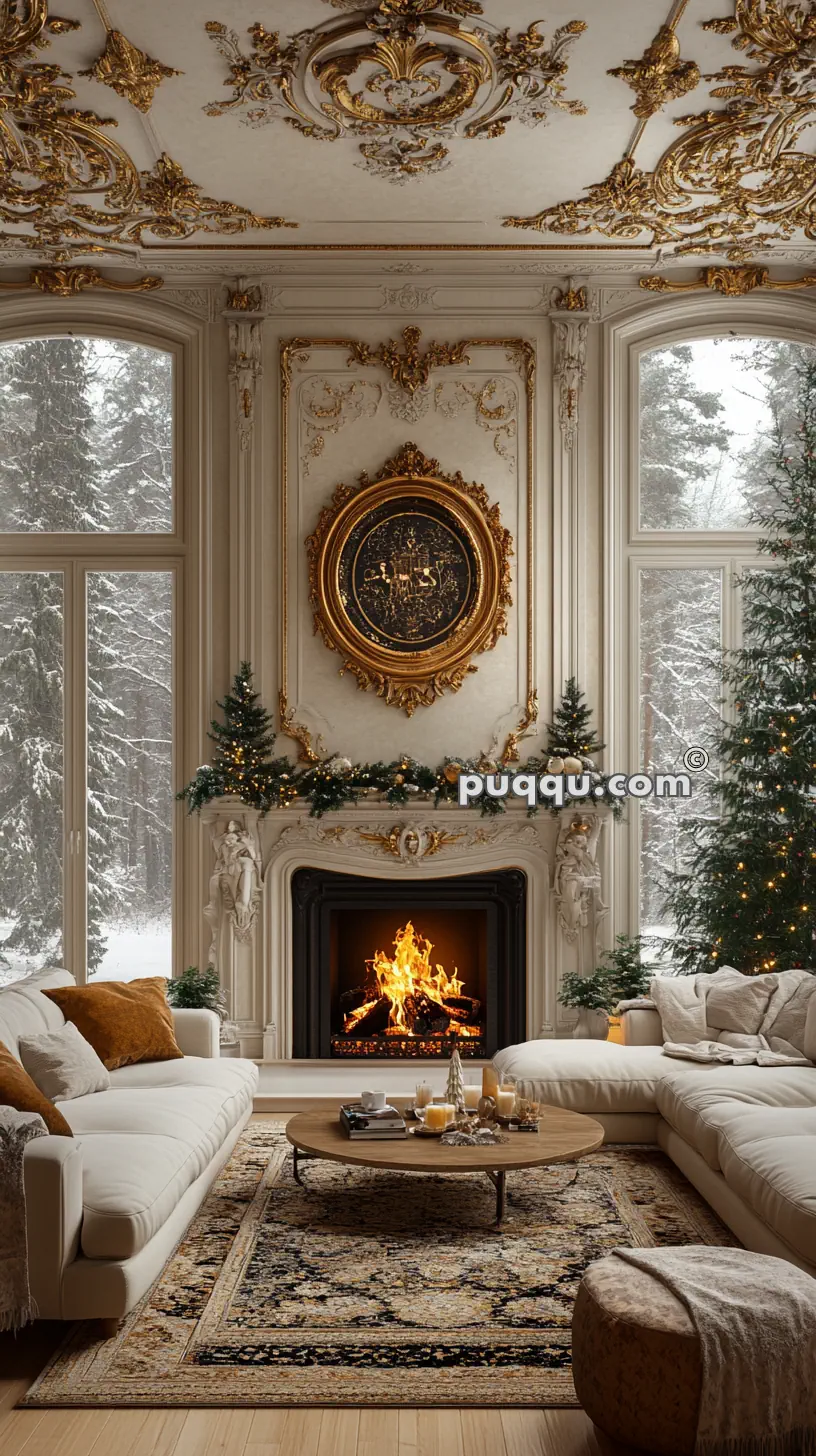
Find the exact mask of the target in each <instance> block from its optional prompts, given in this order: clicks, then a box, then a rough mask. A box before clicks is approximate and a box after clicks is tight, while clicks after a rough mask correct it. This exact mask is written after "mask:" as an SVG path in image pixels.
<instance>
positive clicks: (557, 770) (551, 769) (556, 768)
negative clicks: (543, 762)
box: [547, 754, 564, 774]
mask: <svg viewBox="0 0 816 1456" xmlns="http://www.w3.org/2000/svg"><path fill="white" fill-rule="evenodd" d="M563 772H564V760H563V758H559V757H558V755H557V754H556V755H555V757H553V758H548V759H547V773H551V774H562V773H563Z"/></svg>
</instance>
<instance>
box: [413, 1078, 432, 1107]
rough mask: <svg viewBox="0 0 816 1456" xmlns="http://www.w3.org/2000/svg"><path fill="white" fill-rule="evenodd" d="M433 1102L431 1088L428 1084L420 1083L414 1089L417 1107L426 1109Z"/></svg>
mask: <svg viewBox="0 0 816 1456" xmlns="http://www.w3.org/2000/svg"><path fill="white" fill-rule="evenodd" d="M431 1101H433V1087H431V1086H430V1084H429V1083H428V1082H420V1083H419V1084H418V1086H417V1089H416V1105H417V1107H427V1106H428V1103H429V1102H431Z"/></svg>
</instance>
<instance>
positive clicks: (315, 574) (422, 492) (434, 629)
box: [306, 443, 513, 718]
mask: <svg viewBox="0 0 816 1456" xmlns="http://www.w3.org/2000/svg"><path fill="white" fill-rule="evenodd" d="M306 550H307V554H308V559H309V600H310V602H311V605H312V610H313V613H314V624H315V631H316V632H317V633H319V634H320V636H321V637H322V638H323V641H324V642H325V644H326V646H327V647H329V648H330V649H331V650H332V651H333V652H337V653H339V654H340V656H341V657H342V659H343V666H342V668H341V676H342V675H343V674H344V673H345V672H351V673H353V674H354V676H355V677H356V679H357V685H358V687H359V688H360V689H361V690H363V691H366V690H367V689H369V688H373V689H374V691H375V692H376V693H377V696H378V697H380V698H382V699H383V701H384V702H385V703H386V704H388V705H389V706H390V707H396V708H401V709H402V710H403V711H404V712H405V713H406V714H407V716H408V717H409V718H410V717H411V716H412V714H413V713H414V712H415V711H416V709H417V708H418V707H423V706H424V707H429V706H430V705H431V704H432V703H434V702H435V701H436V700H437V698H439V697H441V696H442V694H443V693H445V692H454V693H455V692H458V691H459V688H460V687H461V686H462V683H463V682H464V680H465V678H466V677H467V676H468V674H469V673H472V672H476V670H477V669H476V667H475V666H474V665H473V663H472V661H471V658H472V657H473V656H475V655H476V654H478V653H481V652H488V651H490V650H491V649H492V648H494V647H495V646H496V643H497V642H498V640H499V638H500V637H502V636H504V635H506V632H507V610H508V608H509V607H510V606H511V605H512V597H511V595H510V557H511V555H512V553H513V541H512V538H511V536H510V532H509V531H507V530H506V529H505V528H504V527H503V526H502V524H501V517H500V514H499V508H498V506H497V505H491V503H490V500H489V498H488V495H487V492H486V490H485V488H484V486H482V485H469V484H468V483H467V482H466V481H465V480H464V478H463V476H462V475H461V473H459V472H457V473H456V474H455V475H445V474H443V472H442V471H441V470H440V468H439V463H438V461H436V460H431V459H428V458H426V456H424V455H423V454H422V451H421V450H419V449H418V447H417V446H416V445H414V444H411V443H408V444H406V445H404V446H403V447H402V449H401V450H400V451H399V453H398V454H397V455H396V456H395V457H394V459H392V460H388V461H387V462H386V464H385V465H384V466H383V468H382V470H380V471H379V472H378V474H377V475H376V476H375V477H374V479H373V480H372V479H370V478H369V476H368V475H367V474H366V473H365V472H364V473H363V474H362V475H361V476H360V483H359V486H358V487H357V488H356V489H354V490H352V489H349V487H348V486H345V485H339V486H338V487H337V489H336V490H335V492H334V496H333V498H332V502H331V505H330V506H327V507H325V508H324V509H323V510H322V511H321V513H320V517H319V519H318V522H317V525H316V527H315V530H314V531H313V533H312V535H311V536H309V537H308V539H307V541H306Z"/></svg>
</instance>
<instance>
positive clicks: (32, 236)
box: [0, 0, 296, 262]
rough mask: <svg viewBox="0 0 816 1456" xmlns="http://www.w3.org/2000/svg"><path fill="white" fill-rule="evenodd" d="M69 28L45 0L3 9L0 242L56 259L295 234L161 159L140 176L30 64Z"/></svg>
mask: <svg viewBox="0 0 816 1456" xmlns="http://www.w3.org/2000/svg"><path fill="white" fill-rule="evenodd" d="M69 29H76V22H74V21H70V22H69V21H63V20H62V19H61V18H60V17H56V16H55V17H53V18H51V19H49V16H48V3H47V0H26V4H25V5H24V6H23V7H22V13H20V12H19V11H18V10H17V9H16V7H12V6H11V5H10V4H9V3H6V5H5V11H4V20H3V25H2V29H0V161H1V162H2V167H1V168H0V220H2V223H4V224H5V225H6V228H7V229H11V230H7V231H0V242H2V243H4V244H7V245H12V246H15V245H16V246H17V247H20V248H21V249H22V248H32V247H33V248H48V249H50V250H53V252H54V257H55V261H57V262H64V261H65V260H66V259H68V258H70V256H71V254H72V253H74V254H76V253H77V252H83V253H89V252H93V253H99V252H116V251H117V248H116V245H117V244H121V243H141V242H143V240H144V237H145V235H146V234H147V235H152V237H153V238H161V239H171V238H176V239H179V238H181V239H183V238H189V237H190V236H192V234H194V233H196V232H219V233H233V234H234V233H243V232H246V230H247V229H248V228H272V227H294V226H296V224H294V223H288V222H285V221H284V219H283V218H275V217H260V216H258V215H257V214H256V213H253V212H250V211H249V209H248V208H245V207H239V206H238V205H237V204H236V203H234V202H222V201H219V200H218V199H216V198H214V197H208V196H207V195H206V194H205V193H203V192H202V190H201V188H200V187H199V186H198V185H197V184H196V183H194V182H192V181H191V180H190V178H189V177H186V176H185V174H184V172H183V171H182V169H181V167H180V166H179V164H178V162H175V161H173V159H172V158H171V157H169V156H167V154H166V153H164V154H163V155H162V156H160V157H159V159H158V161H157V162H156V163H155V164H154V166H153V168H152V169H151V170H150V171H149V172H139V171H138V169H137V168H136V165H135V163H134V162H133V160H132V158H131V157H130V156H129V155H128V153H127V152H126V151H125V149H124V148H123V147H122V146H121V145H120V144H119V143H118V142H116V141H114V139H113V138H112V137H111V136H110V135H109V134H108V132H107V131H106V129H105V128H107V127H109V126H111V125H112V124H113V123H111V122H110V121H105V120H103V119H102V118H101V117H99V116H97V114H96V112H94V111H79V110H77V109H76V108H74V107H72V106H71V105H70V104H66V103H70V102H71V101H72V100H73V99H74V96H75V92H74V91H73V89H72V87H71V86H69V85H68V84H66V83H67V82H69V81H70V80H71V79H72V77H71V76H70V75H69V74H68V73H66V72H64V71H63V70H62V69H61V68H60V67H59V66H56V65H43V64H42V63H40V62H38V61H35V60H34V57H35V55H36V53H37V51H38V50H41V49H42V48H43V46H46V45H48V40H47V35H46V32H49V31H50V32H51V33H52V34H57V35H59V34H61V33H62V32H63V31H65V30H69Z"/></svg>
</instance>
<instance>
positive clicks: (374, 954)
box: [292, 869, 527, 1060]
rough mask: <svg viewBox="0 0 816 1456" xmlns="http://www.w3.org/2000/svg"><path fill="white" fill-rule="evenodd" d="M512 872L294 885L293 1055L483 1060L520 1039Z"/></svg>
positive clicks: (331, 877)
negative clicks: (456, 1054) (457, 1053)
mask: <svg viewBox="0 0 816 1456" xmlns="http://www.w3.org/2000/svg"><path fill="white" fill-rule="evenodd" d="M526 895H527V879H526V876H525V875H524V874H523V873H522V871H520V870H516V869H505V870H499V871H496V872H494V873H488V874H472V875H458V876H454V877H450V878H436V879H415V878H414V877H413V876H411V878H410V879H407V878H406V879H405V880H383V879H373V878H370V877H368V876H363V875H346V874H339V873H337V872H335V871H332V870H321V869H299V870H297V871H296V872H295V873H294V875H293V877H292V909H293V946H292V950H293V957H292V965H293V977H294V979H293V1006H292V1009H293V1016H294V1042H293V1055H294V1056H295V1057H303V1058H310V1057H313V1058H335V1057H336V1058H344V1059H346V1060H349V1059H360V1058H366V1057H378V1058H392V1057H395V1058H435V1057H443V1058H447V1057H449V1056H450V1054H451V1050H452V1049H453V1047H454V1046H458V1048H459V1051H460V1053H461V1055H462V1056H463V1057H479V1058H484V1057H490V1056H492V1055H493V1053H494V1052H495V1051H496V1050H497V1049H498V1048H499V1047H500V1046H508V1045H509V1044H510V1043H512V1042H515V1041H520V1040H522V1039H523V1037H524V1034H525V981H526Z"/></svg>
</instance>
